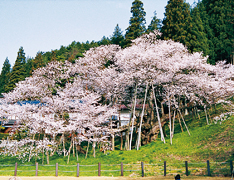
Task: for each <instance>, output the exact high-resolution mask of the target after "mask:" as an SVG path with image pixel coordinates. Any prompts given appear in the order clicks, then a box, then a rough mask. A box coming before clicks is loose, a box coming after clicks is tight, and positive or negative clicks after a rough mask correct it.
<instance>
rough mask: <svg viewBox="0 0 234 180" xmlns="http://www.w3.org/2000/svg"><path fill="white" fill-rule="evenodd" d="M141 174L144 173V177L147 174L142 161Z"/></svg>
mask: <svg viewBox="0 0 234 180" xmlns="http://www.w3.org/2000/svg"><path fill="white" fill-rule="evenodd" d="M141 174H142V177H144V176H145V173H144V163H143V162H141Z"/></svg>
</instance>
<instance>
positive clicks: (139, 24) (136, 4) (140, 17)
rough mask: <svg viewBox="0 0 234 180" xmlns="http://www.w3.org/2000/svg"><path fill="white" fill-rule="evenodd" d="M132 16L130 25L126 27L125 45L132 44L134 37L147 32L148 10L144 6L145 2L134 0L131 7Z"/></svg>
mask: <svg viewBox="0 0 234 180" xmlns="http://www.w3.org/2000/svg"><path fill="white" fill-rule="evenodd" d="M131 13H132V17H131V18H130V21H129V27H128V28H127V29H126V34H125V47H127V46H129V45H130V44H131V41H132V40H133V39H136V38H137V37H139V36H140V35H142V34H143V33H145V31H146V28H145V23H146V21H145V15H146V12H145V11H144V8H143V3H142V2H141V1H140V0H134V1H133V3H132V7H131Z"/></svg>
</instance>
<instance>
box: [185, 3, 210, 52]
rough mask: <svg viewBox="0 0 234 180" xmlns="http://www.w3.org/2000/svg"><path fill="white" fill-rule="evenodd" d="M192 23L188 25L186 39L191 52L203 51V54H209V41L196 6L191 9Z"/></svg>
mask: <svg viewBox="0 0 234 180" xmlns="http://www.w3.org/2000/svg"><path fill="white" fill-rule="evenodd" d="M191 16H192V23H191V24H190V27H189V29H188V30H189V32H190V33H189V35H190V36H189V37H188V41H189V44H190V50H191V52H201V51H202V52H203V55H205V56H206V55H208V54H209V42H208V37H207V34H206V32H205V28H204V24H203V21H202V19H201V17H200V12H199V9H198V7H194V8H193V9H192V11H191Z"/></svg>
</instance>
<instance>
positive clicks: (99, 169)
mask: <svg viewBox="0 0 234 180" xmlns="http://www.w3.org/2000/svg"><path fill="white" fill-rule="evenodd" d="M98 176H101V163H100V162H99V163H98Z"/></svg>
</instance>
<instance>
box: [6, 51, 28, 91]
mask: <svg viewBox="0 0 234 180" xmlns="http://www.w3.org/2000/svg"><path fill="white" fill-rule="evenodd" d="M25 59H26V58H25V53H24V49H23V47H20V48H19V51H18V56H17V59H16V61H15V64H14V66H13V69H12V73H11V76H10V81H9V83H8V85H7V87H6V92H9V91H10V90H13V89H14V88H15V86H16V85H15V84H16V83H17V82H19V81H22V80H24V79H25V77H26V69H25Z"/></svg>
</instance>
